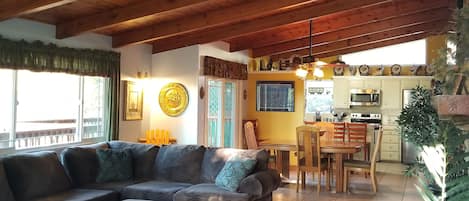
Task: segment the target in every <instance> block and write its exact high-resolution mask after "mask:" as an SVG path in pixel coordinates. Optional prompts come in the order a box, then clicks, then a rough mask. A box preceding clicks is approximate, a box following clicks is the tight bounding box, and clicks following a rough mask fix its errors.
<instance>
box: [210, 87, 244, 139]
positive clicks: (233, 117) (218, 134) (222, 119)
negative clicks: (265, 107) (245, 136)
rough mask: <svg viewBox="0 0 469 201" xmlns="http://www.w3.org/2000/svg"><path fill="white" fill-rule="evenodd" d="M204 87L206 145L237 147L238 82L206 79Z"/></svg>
mask: <svg viewBox="0 0 469 201" xmlns="http://www.w3.org/2000/svg"><path fill="white" fill-rule="evenodd" d="M206 86H207V102H206V107H205V108H206V125H205V128H206V129H205V133H206V144H207V145H208V146H213V147H237V145H238V142H237V141H238V140H237V139H238V138H239V136H238V135H237V133H238V131H237V130H238V122H239V121H237V119H238V118H239V115H238V112H237V111H238V105H239V104H238V89H239V83H238V81H235V80H228V79H212V78H208V79H207V83H206Z"/></svg>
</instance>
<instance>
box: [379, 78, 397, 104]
mask: <svg viewBox="0 0 469 201" xmlns="http://www.w3.org/2000/svg"><path fill="white" fill-rule="evenodd" d="M381 109H401V80H400V79H383V80H382V81H381Z"/></svg>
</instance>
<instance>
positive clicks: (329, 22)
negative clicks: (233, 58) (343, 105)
mask: <svg viewBox="0 0 469 201" xmlns="http://www.w3.org/2000/svg"><path fill="white" fill-rule="evenodd" d="M451 6H453V7H454V1H453V0H419V1H415V0H410V1H409V0H395V1H393V2H386V3H383V4H378V5H375V6H372V7H369V8H361V9H355V10H350V11H345V12H340V13H335V14H332V15H328V16H323V17H319V18H317V19H314V20H313V24H314V27H313V28H314V30H313V32H314V33H316V34H318V33H322V32H330V31H333V30H337V29H340V28H344V27H346V26H352V25H359V24H365V23H370V22H373V21H376V20H382V19H386V18H391V17H396V16H400V15H408V14H411V13H415V12H421V11H425V10H429V9H435V8H443V7H446V8H447V7H451ZM308 34H309V23H307V22H305V23H297V24H291V25H284V26H280V27H277V28H274V29H270V30H265V31H261V32H258V33H254V34H249V35H245V36H240V37H237V38H233V39H230V40H229V42H230V51H232V52H233V51H239V50H244V49H251V48H258V47H263V46H267V45H271V44H275V43H279V42H284V41H288V40H293V39H299V38H303V37H306V36H308Z"/></svg>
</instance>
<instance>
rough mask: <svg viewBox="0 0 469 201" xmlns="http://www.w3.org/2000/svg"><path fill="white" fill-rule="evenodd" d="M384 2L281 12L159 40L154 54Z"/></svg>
mask: <svg viewBox="0 0 469 201" xmlns="http://www.w3.org/2000/svg"><path fill="white" fill-rule="evenodd" d="M382 2H386V0H361V1H348V0H331V1H327V2H324V3H320V4H315V5H311V6H307V7H301V8H298V9H294V10H292V11H288V12H284V13H278V14H274V15H271V16H266V17H261V18H256V19H253V20H249V21H244V22H241V23H236V24H231V25H228V26H223V27H216V28H211V29H206V30H203V31H199V32H192V33H188V34H183V35H177V36H173V37H169V38H165V39H161V40H157V41H155V42H153V53H158V52H162V51H166V50H171V49H176V48H180V47H185V46H189V45H194V44H202V43H207V42H212V41H217V40H223V39H227V38H231V37H234V36H239V35H243V34H246V33H252V32H257V31H261V30H264V29H268V28H272V27H276V26H280V25H284V24H289V23H295V22H298V21H304V20H308V19H310V18H315V17H318V16H323V15H328V14H332V13H335V12H341V11H344V10H348V9H354V8H360V7H365V6H370V5H373V4H377V3H382Z"/></svg>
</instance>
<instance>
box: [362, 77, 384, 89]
mask: <svg viewBox="0 0 469 201" xmlns="http://www.w3.org/2000/svg"><path fill="white" fill-rule="evenodd" d="M364 85H365V88H366V89H381V79H366V80H365V83H364Z"/></svg>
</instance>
